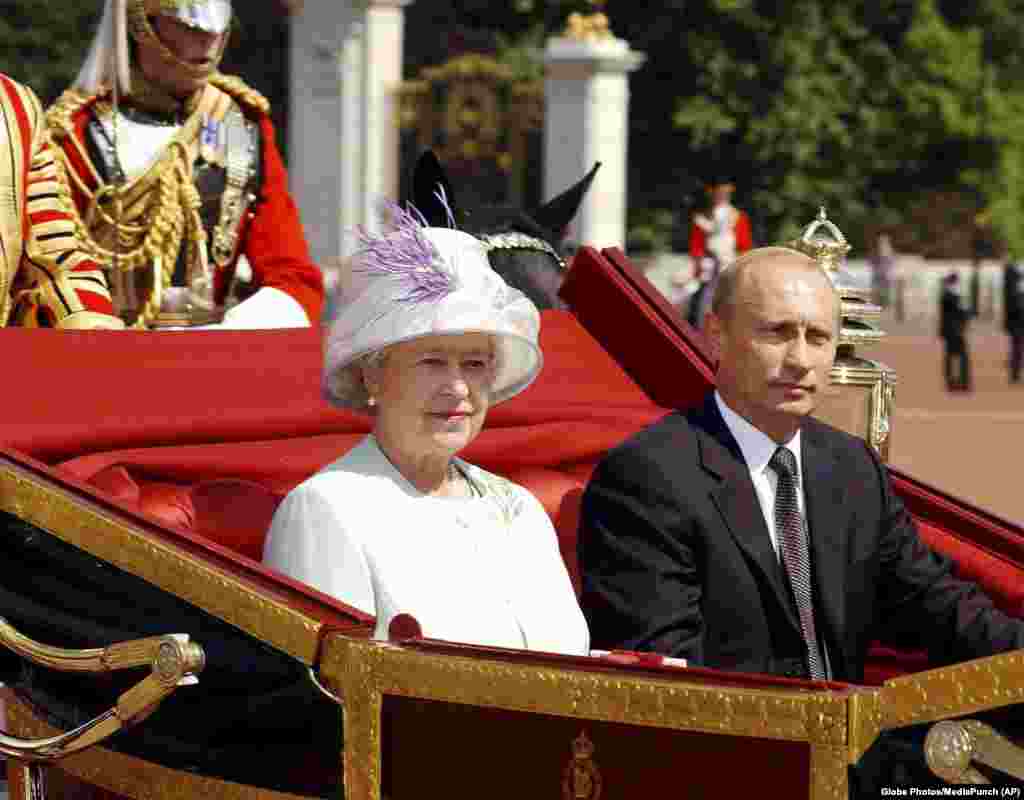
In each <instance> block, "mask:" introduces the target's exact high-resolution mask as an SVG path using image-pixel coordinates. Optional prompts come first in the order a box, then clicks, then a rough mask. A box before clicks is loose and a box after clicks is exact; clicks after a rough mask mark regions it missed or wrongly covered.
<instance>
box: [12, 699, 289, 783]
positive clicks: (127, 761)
mask: <svg viewBox="0 0 1024 800" xmlns="http://www.w3.org/2000/svg"><path fill="white" fill-rule="evenodd" d="M3 702H4V707H5V709H6V714H7V724H8V725H9V726H10V728H11V729H12V731H16V732H17V734H18V735H19V736H32V737H42V736H54V735H56V734H58V733H60V731H58V730H57V729H56V728H53V727H51V726H50V725H47V724H46V723H45V722H43V721H42V720H40V719H38V718H37V717H36V716H35V715H33V714H32V712H31V710H30V709H29V708H28V707H27V706H26V705H25V704H23V703H22V702H20V701H19V700H18V699H17V698H16V696H15V695H14V693H13V692H10V691H5V692H4V693H3ZM60 768H61V769H62V770H63V771H65V772H67V773H68V774H69V775H72V776H74V777H76V778H78V779H79V780H82V781H85V782H86V783H88V784H90V785H93V786H98V787H100V788H102V789H106V790H108V791H111V792H116V793H117V794H120V795H124V796H125V797H145V798H147V800H178V798H182V797H202V798H205V800H302V797H301V795H296V794H290V793H287V792H277V791H272V790H269V789H256V788H254V787H252V786H244V785H242V784H240V783H232V782H229V781H222V780H215V779H213V778H205V777H203V776H201V775H196V774H194V773H191V772H182V771H179V770H173V769H170V768H168V767H163V766H160V765H158V764H153V763H151V762H148V761H143V760H142V759H140V758H135V757H133V756H127V755H124V754H122V753H117V752H114V751H112V750H105V749H103V748H99V747H95V748H92V749H91V750H87V751H85V752H82V753H76V754H74V755H72V756H68V757H67V758H66V759H64V760H63V761H62V762H61V765H60Z"/></svg>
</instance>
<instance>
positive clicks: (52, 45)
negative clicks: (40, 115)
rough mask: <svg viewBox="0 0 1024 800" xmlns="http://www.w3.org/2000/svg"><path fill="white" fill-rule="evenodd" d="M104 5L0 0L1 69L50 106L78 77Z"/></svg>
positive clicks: (62, 0)
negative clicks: (24, 84) (31, 89)
mask: <svg viewBox="0 0 1024 800" xmlns="http://www.w3.org/2000/svg"><path fill="white" fill-rule="evenodd" d="M101 7H102V4H101V3H99V2H96V3H83V2H81V0H78V1H77V2H76V1H75V0H0V54H2V55H0V71H3V72H5V73H7V74H8V75H10V76H11V77H12V78H14V79H16V80H19V81H21V82H22V83H26V84H28V85H29V86H31V87H32V88H33V89H34V90H35V91H36V93H37V94H38V95H39V98H40V99H41V100H42V101H43V103H44V105H45V104H49V103H50V102H52V101H53V100H54V99H56V97H57V96H58V95H59V94H60V93H61V92H62V91H64V89H66V88H67V86H68V85H69V84H70V83H71V81H73V80H74V78H75V75H77V74H78V68H79V67H80V66H81V64H82V60H83V59H84V58H85V52H86V49H87V48H88V46H89V42H90V41H91V40H92V35H93V30H94V28H95V26H96V22H97V20H98V19H99V12H100V10H101Z"/></svg>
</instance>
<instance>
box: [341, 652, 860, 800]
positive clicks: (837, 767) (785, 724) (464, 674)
mask: <svg viewBox="0 0 1024 800" xmlns="http://www.w3.org/2000/svg"><path fill="white" fill-rule="evenodd" d="M321 669H322V671H323V672H324V674H325V675H326V676H330V677H331V678H332V680H333V681H334V682H336V683H337V684H338V685H340V686H341V687H342V694H343V696H344V700H345V715H344V720H345V756H344V758H345V781H346V789H347V791H348V792H349V793H350V794H349V795H348V796H349V797H351V798H354V800H380V797H381V795H380V780H379V779H380V770H381V762H380V747H381V732H380V713H381V706H382V698H383V696H384V695H397V696H405V697H416V698H422V699H427V700H437V701H441V702H449V703H458V704H461V705H469V706H478V707H487V708H500V709H504V710H509V711H525V712H534V713H538V714H547V715H554V716H562V717H571V718H574V719H586V720H594V721H607V722H617V723H624V724H633V725H643V726H646V727H659V728H666V729H669V730H685V731H697V732H707V733H714V734H724V735H731V736H749V737H758V738H767V739H779V740H790V741H801V742H807V743H808V744H809V746H810V752H811V772H812V774H811V776H810V780H811V792H810V797H811V800H841V799H842V798H845V796H846V785H847V766H848V764H850V763H852V761H853V760H854V759H853V757H852V755H851V750H850V746H849V742H848V723H847V703H848V701H849V699H850V698H851V694H848V693H842V692H833V691H827V690H826V691H822V692H801V691H790V692H786V691H781V690H769V689H753V688H751V689H738V688H729V687H715V686H706V685H700V684H693V683H683V682H679V681H667V680H659V679H655V678H650V677H646V676H635V675H632V676H627V675H615V674H608V673H592V672H584V671H580V670H571V669H558V668H553V667H542V666H529V665H521V664H510V663H507V662H499V661H488V660H485V659H483V658H467V657H461V656H455V655H450V654H434V653H424V652H417V651H414V650H409V649H405V648H402V647H398V646H394V645H391V644H387V643H383V642H375V641H372V640H357V639H352V638H348V637H345V636H341V635H337V634H329V635H328V636H327V638H326V640H325V647H324V656H323V659H322V661H321ZM867 735H868V726H867V725H866V724H865V725H864V730H862V731H861V735H860V739H859V740H858V741H859V742H861V741H863V740H865V739H866V738H867ZM867 744H869V743H867ZM865 746H866V745H865Z"/></svg>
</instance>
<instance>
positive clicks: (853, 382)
mask: <svg viewBox="0 0 1024 800" xmlns="http://www.w3.org/2000/svg"><path fill="white" fill-rule="evenodd" d="M790 246H791V247H793V248H794V249H796V250H799V251H800V252H802V253H806V254H807V255H809V256H810V257H811V258H813V259H814V260H815V261H817V262H818V264H819V265H820V266H821V268H822V269H823V270H825V273H826V274H827V275H828V276H829V279H830V280H831V281H832V285H833V286H835V288H836V291H837V292H839V297H840V300H841V301H842V307H841V311H840V317H841V324H840V331H839V343H838V346H837V349H836V360H835V364H834V365H833V366H832V372H831V374H830V378H831V380H830V383H829V387H828V390H827V391H826V393H825V397H824V399H823V401H822V403H821V405H820V406H819V408H818V411H817V412H816V416H817V417H818V418H819V419H822V420H823V421H825V422H827V423H829V424H830V425H834V426H835V427H837V428H840V429H841V430H844V431H846V432H848V433H852V434H854V435H855V436H860V437H861V438H863V439H865V440H867V441H868V442H869V443H870V444H871V446H872V447H873V448H874V449H875V451H876V452H877V453H878V455H879V457H880V458H881V459H882V461H888V460H889V447H890V443H891V441H892V414H893V402H894V394H895V391H896V373H895V371H893V370H892V369H891V368H890V367H888V366H886V365H885V364H881V363H879V362H877V361H872V360H870V359H867V358H862V357H860V356H859V355H857V353H856V350H857V348H858V347H867V346H870V345H872V344H876V343H877V342H879V341H881V340H882V338H883V337H884V336H885V332H884V331H883V330H882V329H881V327H880V321H881V317H882V309H881V307H880V306H878V305H877V304H875V303H874V302H872V300H873V296H872V291H871V289H862V288H858V287H856V286H854V285H852V282H851V280H850V275H849V273H848V272H846V271H844V270H843V266H844V264H845V263H846V255H847V253H849V252H850V245H849V244H848V243H847V241H846V237H845V236H843V233H842V231H840V230H839V228H838V227H836V226H835V224H833V223H832V221H831V220H829V218H828V215H827V214H826V213H825V209H824V208H822V209H821V210H820V211H819V212H818V217H817V219H815V220H814V221H813V222H812V223H811V224H810V225H808V226H807V227H806V228H805V229H804V232H803V235H802V236H801V237H800V238H799V239H796V240H795V241H793V242H790Z"/></svg>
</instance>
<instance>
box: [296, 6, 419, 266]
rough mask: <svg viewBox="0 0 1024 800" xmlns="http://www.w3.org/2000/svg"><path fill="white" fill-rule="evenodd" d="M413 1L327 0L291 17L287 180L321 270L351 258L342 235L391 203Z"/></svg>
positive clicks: (348, 242)
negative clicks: (407, 25) (407, 14)
mask: <svg viewBox="0 0 1024 800" xmlns="http://www.w3.org/2000/svg"><path fill="white" fill-rule="evenodd" d="M410 2H412V0H331V2H305V3H301V4H295V7H294V10H293V11H292V28H291V38H292V42H291V58H292V62H291V87H290V89H291V92H290V93H291V109H290V125H289V131H290V137H289V146H288V154H289V175H290V178H291V189H292V192H293V194H294V196H295V200H296V203H297V204H298V206H299V212H300V213H301V215H302V221H303V224H304V226H305V229H306V237H307V239H308V241H309V245H310V250H311V251H312V255H313V259H314V260H315V261H317V262H318V263H320V264H325V263H329V262H331V261H334V260H336V259H337V258H339V257H340V256H343V255H348V254H349V253H351V252H352V249H353V241H352V238H351V237H350V236H347V235H346V233H347V232H348V231H351V230H352V229H353V228H354V227H355V226H357V225H366V226H369V227H371V228H373V227H376V225H377V203H378V201H379V199H381V198H383V197H389V198H392V199H396V194H397V192H398V174H399V166H398V160H399V151H398V120H397V113H396V103H397V98H396V94H395V93H396V90H397V88H398V85H399V83H400V81H401V78H402V46H403V36H404V30H403V29H404V17H405V13H404V8H405V6H407V5H409V4H410Z"/></svg>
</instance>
